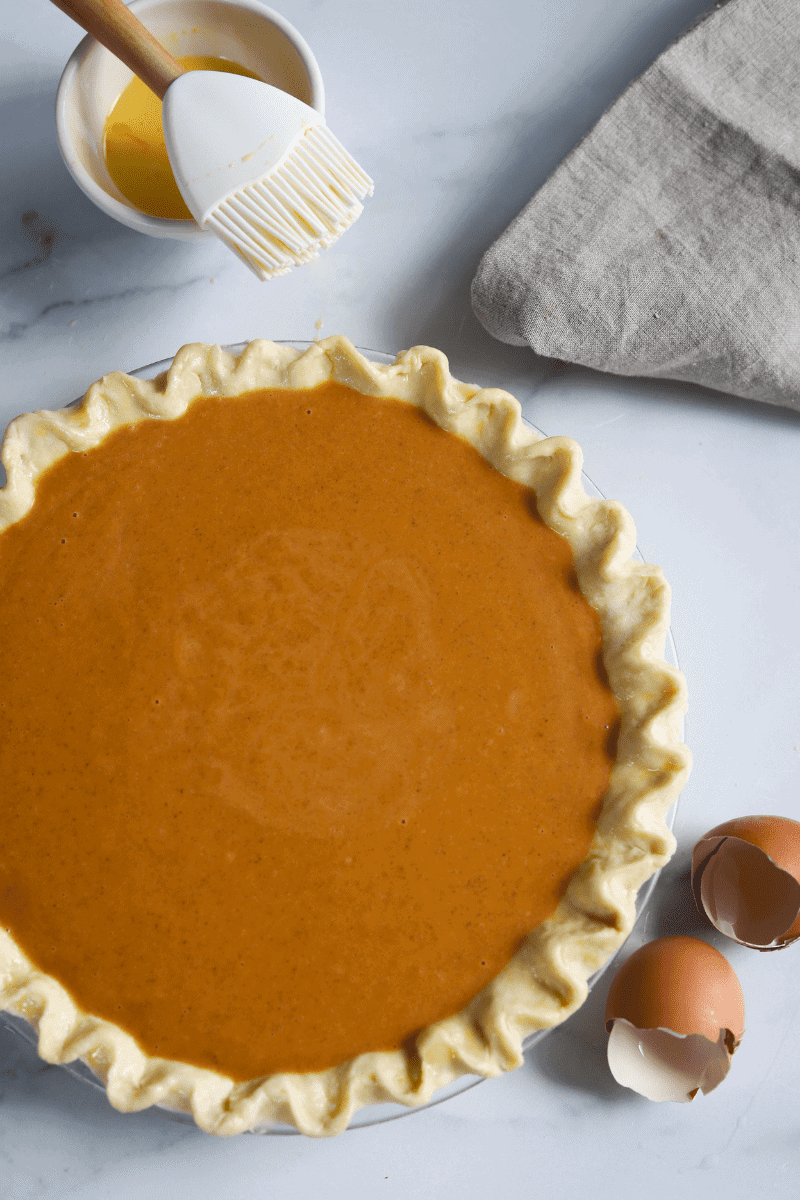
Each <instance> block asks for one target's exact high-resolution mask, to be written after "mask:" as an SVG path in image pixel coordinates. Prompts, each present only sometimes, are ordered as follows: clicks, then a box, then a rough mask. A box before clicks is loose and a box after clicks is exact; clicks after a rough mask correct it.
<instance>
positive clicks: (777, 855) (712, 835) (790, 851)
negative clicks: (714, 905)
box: [692, 815, 800, 949]
mask: <svg viewBox="0 0 800 1200" xmlns="http://www.w3.org/2000/svg"><path fill="white" fill-rule="evenodd" d="M726 838H738V839H740V840H741V841H743V842H747V843H749V844H750V845H751V846H755V847H756V849H758V850H760V851H762V852H763V853H764V854H766V855H767V856H768V858H769V859H770V860H771V862H772V863H773V864H774V865H775V866H776V867H778V868H779V869H780V870H781V871H785V872H786V873H787V874H788V875H791V876H792V878H793V879H795V880H796V881H797V882H798V886H800V822H799V821H793V820H792V819H791V818H790V817H775V816H766V815H763V816H751V817H735V818H734V819H733V820H731V821H725V822H723V823H722V824H721V825H716V826H715V827H714V828H713V829H710V830H709V831H708V833H706V834H704V835H703V837H702V838H700V840H699V841H698V842H697V844H696V845H695V847H694V850H693V851H692V891H693V893H694V899H695V904H696V905H697V908H698V911H699V912H701V913H704V914H705V915H706V916H709V918H710V919H712V923H713V918H711V914H709V913H708V912H707V910H706V906H705V904H704V903H703V899H702V895H701V888H702V878H703V871H704V870H705V868H706V866H707V865H708V862H709V859H710V858H711V857H712V856H713V855H714V854H715V853H716V852H717V851H718V849H719V847H720V846H721V845H722V843H723V841H725V839H726ZM762 861H763V860H762ZM753 874H754V877H755V876H756V870H755V868H754V871H753ZM762 877H763V871H759V872H758V878H757V880H756V879H755V878H754V884H755V887H756V888H759V887H760V888H761V894H760V895H756V896H755V897H754V899H757V900H759V901H760V903H761V904H766V903H768V899H769V897H768V895H766V896H765V895H764V894H763V889H764V882H763V878H762ZM767 887H768V885H767ZM789 920H790V921H791V917H790V918H789ZM723 932H726V931H723ZM729 936H730V935H729ZM798 937H800V909H798V911H797V915H796V918H795V920H794V922H793V923H791V924H790V925H789V927H788V928H787V929H785V930H782V931H781V932H780V937H779V939H778V942H779V945H788V943H789V942H791V941H794V940H795V939H796V938H798ZM736 940H740V941H741V940H742V939H736ZM743 944H744V945H753V943H751V942H748V941H746V940H745V941H743ZM757 948H758V949H769V948H771V947H767V946H758V947H757ZM775 948H777V947H775Z"/></svg>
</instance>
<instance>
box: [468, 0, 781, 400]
mask: <svg viewBox="0 0 800 1200" xmlns="http://www.w3.org/2000/svg"><path fill="white" fill-rule="evenodd" d="M472 304H473V307H474V310H475V312H476V314H477V316H478V317H479V319H480V320H481V321H482V323H483V324H484V325H485V326H486V328H487V329H488V330H489V332H490V333H492V334H494V335H495V336H496V337H498V338H499V339H500V340H501V341H504V342H509V343H511V344H512V345H525V344H526V343H527V344H529V345H530V346H531V347H532V348H533V349H534V350H535V351H536V352H537V354H542V355H547V356H549V357H552V358H560V359H565V360H567V361H570V362H576V363H581V364H583V365H584V366H589V367H595V368H597V369H599V370H601V371H611V372H615V373H616V374H619V375H649V376H656V377H664V378H672V379H682V380H689V381H692V382H695V383H701V384H704V385H706V386H707V387H712V388H717V389H719V390H721V391H724V392H729V393H734V394H736V395H739V396H747V397H750V398H751V399H755V400H766V401H770V402H771V403H773V404H785V405H789V406H791V407H794V408H796V409H798V410H800V0H728V2H727V3H724V4H717V5H716V6H715V7H714V9H712V10H711V11H710V12H709V13H707V14H706V15H705V16H704V17H702V18H701V19H700V20H699V21H698V22H696V23H695V24H694V25H693V26H691V27H690V28H689V30H687V31H686V33H684V34H683V36H682V37H681V38H679V40H678V41H677V42H675V43H673V45H671V46H670V47H669V48H668V49H667V50H666V51H665V52H664V53H663V54H662V55H661V57H660V58H658V59H657V60H656V61H655V62H654V63H653V65H652V66H651V67H649V68H648V70H646V71H645V73H644V74H643V75H642V76H640V77H639V78H638V79H637V80H636V81H635V82H634V83H632V84H631V85H630V87H629V88H628V89H627V90H626V91H625V92H624V93H623V94H622V96H620V98H619V99H618V100H617V101H616V102H615V103H614V104H613V105H612V107H611V108H610V109H609V110H608V111H607V112H606V113H605V114H604V115H603V116H602V117H601V119H600V120H599V121H598V123H597V124H596V125H595V127H594V128H593V129H592V130H591V132H590V133H589V134H587V136H586V137H585V138H584V139H583V141H582V142H580V144H579V145H578V146H577V147H576V148H575V149H574V150H573V151H572V152H571V153H570V154H569V155H568V157H567V158H566V159H565V160H564V162H563V163H562V164H561V165H560V166H559V167H558V168H557V169H556V171H555V172H554V173H553V175H551V176H550V178H549V179H548V180H547V182H546V183H545V184H544V186H543V187H542V188H541V189H540V190H539V191H538V192H537V193H536V195H535V196H534V197H533V199H532V200H531V201H530V202H529V204H528V205H527V207H526V208H525V209H523V211H522V212H521V213H520V214H519V216H518V217H517V218H516V219H515V220H514V221H513V222H512V224H511V225H510V226H509V228H508V229H507V230H506V231H505V233H504V234H503V235H502V236H501V237H500V238H499V239H498V240H497V241H496V242H495V243H494V245H493V246H491V247H490V249H489V250H488V251H487V252H486V254H485V255H484V257H483V259H482V261H481V263H480V266H479V268H478V272H477V275H476V277H475V279H474V281H473V285H472Z"/></svg>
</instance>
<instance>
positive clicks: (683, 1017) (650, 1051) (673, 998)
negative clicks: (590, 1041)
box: [606, 937, 744, 1101]
mask: <svg viewBox="0 0 800 1200" xmlns="http://www.w3.org/2000/svg"><path fill="white" fill-rule="evenodd" d="M606 1029H607V1030H608V1032H609V1039H608V1065H609V1067H610V1069H611V1074H612V1075H613V1076H614V1078H615V1079H616V1081H617V1083H620V1084H622V1086H623V1087H627V1088H631V1089H632V1090H633V1091H635V1092H638V1093H639V1094H640V1095H641V1096H645V1097H647V1099H648V1100H674V1101H687V1100H693V1099H694V1097H695V1096H696V1095H697V1093H698V1091H702V1092H703V1094H704V1095H705V1094H707V1093H708V1092H711V1091H713V1090H714V1088H715V1087H717V1085H718V1084H720V1083H721V1082H722V1080H723V1079H724V1078H725V1076H726V1075H727V1074H728V1070H729V1067H730V1061H731V1055H732V1054H733V1052H734V1050H735V1049H736V1047H737V1046H738V1045H739V1042H740V1041H741V1038H742V1035H743V1033H744V997H743V995H742V989H741V985H740V983H739V980H738V978H737V977H736V973H735V971H734V970H733V968H732V967H731V965H730V963H729V962H728V961H727V959H726V958H724V957H723V955H722V954H720V953H719V951H718V950H715V949H714V947H713V946H709V945H708V943H707V942H701V941H699V940H698V939H697V938H691V937H665V938H658V939H656V941H653V942H648V943H647V944H646V945H644V946H642V947H640V949H639V950H637V951H635V953H634V954H632V955H631V956H630V958H629V959H627V960H626V962H624V963H623V964H622V966H621V967H620V969H619V970H618V971H617V973H616V975H615V976H614V980H613V982H612V984H611V989H610V991H609V993H608V1001H607V1003H606Z"/></svg>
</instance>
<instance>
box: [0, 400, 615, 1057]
mask: <svg viewBox="0 0 800 1200" xmlns="http://www.w3.org/2000/svg"><path fill="white" fill-rule="evenodd" d="M387 448H388V449H387ZM0 624H2V637H0V678H2V681H3V686H2V700H1V701H0V704H1V705H2V722H3V730H4V733H3V738H2V741H1V742H0V769H1V770H2V772H3V778H4V781H5V787H6V802H5V804H4V824H5V829H4V838H3V847H2V851H1V852H0V921H2V924H3V926H4V927H5V928H7V929H8V930H9V931H10V933H11V935H12V936H13V938H14V939H15V941H16V942H17V943H18V944H19V945H20V946H21V947H22V949H23V950H24V951H25V952H26V953H27V954H28V955H29V957H30V958H31V959H32V961H33V962H34V963H35V964H36V966H37V967H39V969H40V970H42V971H44V972H46V973H47V974H49V975H51V976H53V977H55V978H56V979H57V980H59V981H60V982H61V983H62V984H63V985H64V987H66V989H67V990H68V992H69V993H70V995H71V996H72V997H73V999H74V1000H75V1001H76V1003H77V1004H78V1005H79V1006H80V1007H81V1008H82V1009H83V1010H84V1011H86V1012H89V1013H92V1014H95V1015H97V1016H100V1017H104V1018H106V1019H107V1020H109V1021H112V1022H114V1023H115V1024H116V1025H118V1026H120V1027H121V1028H123V1029H124V1030H127V1031H128V1032H129V1033H131V1034H132V1035H133V1036H134V1037H135V1039H136V1040H137V1042H138V1043H139V1045H140V1046H141V1047H142V1048H143V1049H144V1050H145V1051H146V1052H147V1053H148V1054H151V1055H155V1056H157V1057H162V1058H169V1059H176V1060H178V1061H181V1062H186V1063H190V1064H194V1065H196V1066H200V1067H209V1068H212V1069H214V1070H216V1071H219V1072H221V1073H222V1074H223V1075H226V1076H229V1077H231V1078H232V1079H234V1080H237V1081H245V1080H250V1079H254V1078H256V1077H260V1076H263V1075H268V1074H271V1073H274V1072H278V1071H317V1070H324V1069H325V1068H328V1067H332V1066H335V1065H337V1064H339V1063H342V1062H345V1061H347V1060H348V1059H350V1058H351V1057H353V1056H354V1055H356V1054H359V1053H362V1052H364V1051H369V1050H390V1049H394V1048H398V1047H401V1046H403V1045H404V1044H406V1042H407V1041H408V1039H409V1038H411V1037H412V1036H413V1035H414V1034H415V1033H416V1032H418V1031H419V1030H420V1029H422V1028H423V1027H425V1026H428V1025H430V1024H432V1023H434V1022H436V1021H439V1020H441V1019H442V1018H445V1017H447V1016H450V1015H451V1014H454V1013H456V1012H458V1011H460V1010H461V1009H462V1008H463V1007H464V1005H465V1004H467V1002H468V1001H469V1000H470V999H471V998H472V997H473V996H475V995H476V994H477V993H478V992H479V991H480V990H481V988H483V987H484V986H485V985H486V984H487V983H488V982H489V981H490V980H491V979H493V978H494V977H495V976H496V975H497V974H498V973H499V972H500V971H501V969H502V968H503V967H504V966H505V965H506V964H507V963H508V962H509V961H510V959H511V958H512V957H513V956H514V954H515V953H516V951H517V950H518V949H519V947H520V945H521V943H522V941H523V940H524V938H525V936H526V934H527V933H528V932H529V931H530V930H532V929H534V928H536V927H537V926H538V925H540V924H541V922H542V921H543V920H544V919H545V918H546V917H548V916H549V915H551V914H552V913H553V911H554V910H555V908H556V906H557V904H558V902H559V900H560V899H561V898H562V896H563V895H564V893H565V890H566V886H567V883H568V881H569V878H570V876H571V875H572V873H573V872H574V871H575V869H576V868H577V867H578V865H579V864H580V863H581V862H583V860H584V859H585V858H586V855H587V852H588V849H589V845H590V843H591V841H592V837H593V834H594V831H595V826H596V821H597V816H598V813H599V809H600V805H601V801H602V798H603V795H604V793H605V791H606V788H607V785H608V780H609V774H610V770H611V765H612V761H613V744H612V743H613V734H614V730H615V728H616V721H617V716H618V710H617V705H616V702H615V700H614V698H613V696H612V694H611V691H610V689H609V687H608V684H607V681H606V679H605V677H604V673H603V670H602V666H601V665H600V662H601V659H600V645H601V639H600V628H599V621H598V618H597V615H596V614H595V612H594V610H593V609H592V608H591V607H590V606H589V604H588V603H587V601H586V600H585V599H584V597H583V595H582V594H581V592H580V590H579V589H578V586H577V582H576V579H575V573H574V567H573V561H572V555H571V551H570V548H569V545H568V544H567V542H566V541H565V540H564V539H562V538H561V537H559V536H558V535H557V534H556V533H554V532H553V531H552V530H551V529H549V528H548V527H547V526H546V525H545V524H544V523H543V522H542V521H541V520H540V519H539V518H538V516H537V513H536V505H535V499H534V495H533V492H532V491H530V490H529V489H528V488H526V487H524V486H523V485H521V484H518V483H515V482H514V481H512V480H510V479H508V478H506V477H505V476H504V475H502V474H500V472H498V471H496V470H495V469H494V468H493V467H491V466H490V465H489V464H488V463H487V462H486V461H485V460H484V459H483V458H482V457H481V455H480V454H479V453H478V452H477V450H475V449H474V448H473V447H472V446H470V445H469V444H467V443H466V442H465V441H462V440H461V439H459V438H457V437H455V436H453V435H452V434H449V433H446V432H444V431H443V430H441V429H439V428H438V426H436V425H435V424H434V423H433V422H432V421H431V420H430V419H429V418H428V417H427V416H425V414H424V413H423V412H422V411H421V410H420V409H418V408H417V407H415V406H414V405H411V404H406V403H401V402H399V401H394V400H389V399H378V398H372V397H366V396H363V395H361V394H360V393H358V392H356V391H353V390H351V389H350V388H348V387H345V386H343V385H341V384H334V383H328V384H323V385H321V386H319V387H316V388H314V389H312V390H308V391H298V390H294V391H269V392H263V391H262V392H251V393H248V394H246V395H242V396H239V397H235V398H230V397H228V398H216V397H210V398H209V397H204V398H200V399H198V400H196V401H195V402H194V403H193V404H192V405H191V407H190V408H189V409H188V411H187V412H186V413H185V415H184V416H182V417H181V418H180V419H179V420H176V421H160V420H149V421H142V422H140V423H138V424H135V425H132V426H128V427H125V428H123V429H119V430H117V431H115V432H114V433H112V434H110V435H109V436H108V437H107V438H106V439H105V440H104V441H103V442H102V444H101V445H100V446H98V447H96V448H95V449H92V450H90V451H88V452H86V453H80V452H79V453H72V454H68V455H66V456H65V457H63V458H61V459H60V460H59V461H58V462H57V463H55V465H53V466H52V467H51V468H50V469H49V470H48V471H47V472H46V473H45V474H44V475H43V476H42V477H41V478H40V479H39V481H38V482H37V486H36V501H35V504H34V506H33V508H32V509H31V510H30V512H29V513H28V514H27V515H26V516H25V517H23V518H22V519H21V520H19V521H17V522H16V523H14V524H12V525H10V526H9V527H8V528H7V529H6V530H5V531H4V532H3V533H2V534H0Z"/></svg>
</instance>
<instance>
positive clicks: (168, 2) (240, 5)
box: [56, 0, 325, 241]
mask: <svg viewBox="0 0 800 1200" xmlns="http://www.w3.org/2000/svg"><path fill="white" fill-rule="evenodd" d="M129 7H130V9H131V11H132V12H134V13H135V14H136V16H137V17H138V18H139V19H140V21H142V23H143V24H144V25H146V26H147V28H148V29H150V30H151V32H152V33H153V34H154V35H155V37H156V38H158V40H159V41H160V42H161V43H162V44H163V45H164V46H166V48H167V50H169V52H170V54H172V55H173V56H175V57H182V56H184V55H189V54H192V55H212V56H215V57H219V58H229V59H231V60H232V61H234V62H236V63H238V64H239V65H240V66H242V67H247V68H248V69H249V70H251V71H253V73H254V74H256V75H257V76H258V77H259V79H263V80H264V82H265V83H271V84H272V85H273V86H274V87H279V88H282V89H283V91H285V92H290V93H291V95H293V96H297V98H298V99H299V100H303V101H304V102H305V103H306V104H309V105H311V107H312V108H315V109H316V110H317V111H318V112H320V113H324V111H325V92H324V88H323V86H322V76H321V75H320V72H319V67H318V66H317V62H316V59H315V58H314V55H313V54H312V53H311V50H310V49H309V47H308V45H307V44H306V42H305V41H304V40H303V38H302V37H301V36H300V34H299V33H298V32H297V30H296V29H294V28H293V27H292V26H291V25H290V24H289V22H288V21H286V20H285V19H284V18H283V17H281V16H280V15H279V14H278V13H276V12H274V11H273V10H272V9H271V8H267V6H266V5H265V4H261V3H260V2H259V0H131V3H130V5H129ZM132 78H133V76H132V73H131V71H130V70H129V69H128V68H127V67H126V66H125V65H124V64H123V63H121V62H120V61H119V59H118V58H115V57H114V55H113V54H111V53H110V52H109V51H108V50H106V49H104V48H103V47H102V46H101V45H99V44H98V43H97V42H96V41H95V40H94V38H90V37H86V38H84V39H83V41H82V42H81V43H80V45H79V46H77V47H76V49H75V51H74V53H73V55H72V57H71V58H70V60H69V62H68V63H67V65H66V67H65V69H64V74H63V75H62V76H61V82H60V84H59V87H58V95H57V97H56V129H57V131H58V144H59V148H60V150H61V154H62V157H63V159H64V162H65V163H66V165H67V168H68V169H69V171H70V173H71V175H72V177H73V179H74V180H75V182H76V183H77V184H78V187H79V188H81V189H82V191H84V192H85V193H86V195H87V196H88V197H89V199H90V200H93V201H94V203H95V204H96V205H97V206H98V208H101V209H102V210H103V212H106V213H108V215H109V216H110V217H114V219H115V220H117V221H121V222H122V224H123V225H128V226H130V228H131V229H137V230H139V231H140V232H141V233H149V234H150V235H151V237H167V238H178V239H179V240H181V241H196V240H204V239H206V238H211V237H213V234H210V233H206V232H204V230H202V229H200V228H199V226H198V225H196V224H195V223H194V221H176V220H170V219H168V218H166V217H151V216H149V215H148V214H147V213H143V212H140V210H139V209H138V208H134V206H133V205H132V204H131V202H130V201H129V200H127V199H126V197H125V196H123V194H122V192H121V191H120V190H119V188H118V187H117V185H116V184H115V183H114V181H113V180H112V178H111V176H110V175H109V173H108V168H107V167H106V161H105V157H104V155H103V130H104V128H105V123H106V118H107V116H108V114H109V112H110V111H111V109H112V108H113V106H114V105H115V104H116V102H117V100H118V99H119V97H120V95H121V94H122V92H123V91H124V90H125V88H126V87H127V86H128V84H129V82H130V80H131V79H132Z"/></svg>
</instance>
